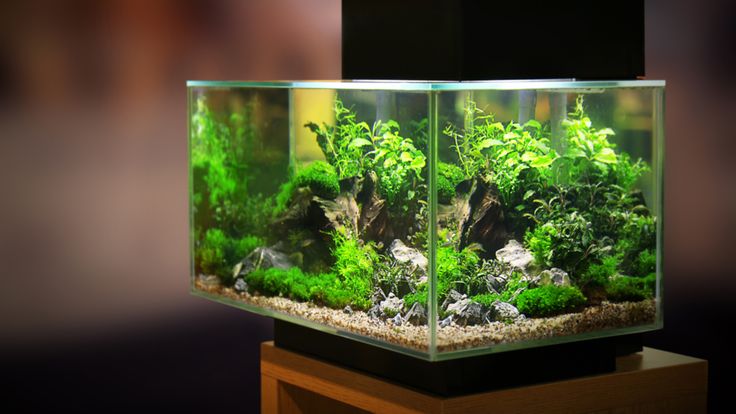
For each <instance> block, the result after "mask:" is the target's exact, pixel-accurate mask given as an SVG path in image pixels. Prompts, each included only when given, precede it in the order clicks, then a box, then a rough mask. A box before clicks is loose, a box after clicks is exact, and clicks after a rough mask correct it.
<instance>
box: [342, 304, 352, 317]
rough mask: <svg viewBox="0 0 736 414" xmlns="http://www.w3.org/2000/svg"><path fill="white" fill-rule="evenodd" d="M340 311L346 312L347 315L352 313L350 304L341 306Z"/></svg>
mask: <svg viewBox="0 0 736 414" xmlns="http://www.w3.org/2000/svg"><path fill="white" fill-rule="evenodd" d="M342 312H343V313H345V314H348V315H352V314H353V308H351V307H350V305H347V306H345V307H344V308H342Z"/></svg>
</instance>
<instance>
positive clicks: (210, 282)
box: [199, 275, 221, 288]
mask: <svg viewBox="0 0 736 414" xmlns="http://www.w3.org/2000/svg"><path fill="white" fill-rule="evenodd" d="M199 283H201V284H202V285H203V286H205V287H208V288H214V287H218V286H220V284H221V283H220V278H219V277H217V276H215V275H199Z"/></svg>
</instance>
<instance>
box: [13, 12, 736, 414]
mask: <svg viewBox="0 0 736 414" xmlns="http://www.w3.org/2000/svg"><path fill="white" fill-rule="evenodd" d="M0 10H2V12H1V13H0V186H1V187H0V188H1V190H0V269H1V270H0V275H1V276H0V277H1V278H0V364H1V365H0V372H1V373H2V375H0V381H2V384H0V389H1V390H2V393H3V394H6V393H7V395H6V396H4V397H3V398H0V410H1V411H2V412H33V411H48V410H49V409H58V408H69V409H73V410H75V411H91V410H103V409H104V410H106V411H118V410H123V411H128V410H131V409H137V410H144V411H147V410H149V409H155V408H165V409H171V410H173V409H176V410H180V411H181V410H184V411H191V410H196V409H201V410H205V411H206V412H219V411H224V410H225V409H234V410H237V411H238V412H256V411H257V410H258V407H259V398H258V393H259V380H258V378H259V373H258V345H259V343H260V342H261V341H263V340H267V339H270V338H271V335H272V327H271V321H270V319H266V318H261V317H257V316H254V315H251V314H249V313H247V312H243V311H239V310H235V309H232V308H229V307H226V306H223V305H220V304H216V303H211V302H208V301H205V300H203V299H199V298H196V297H192V296H190V295H189V286H188V282H189V275H188V272H189V268H188V252H187V244H188V242H187V237H188V233H187V232H188V227H187V226H188V220H187V178H186V177H187V160H186V156H187V149H186V133H187V132H186V87H185V81H186V80H187V79H218V80H223V79H233V80H267V79H336V78H339V77H340V73H341V71H340V0H310V1H300V0H251V1H236V0H226V1H218V2H207V1H174V0H157V1H137V0H115V1H106V2H98V1H90V0H71V1H41V0H29V1H10V2H4V3H3V5H2V6H0ZM505 42H507V40H506V39H498V43H497V44H494V43H493V42H491V43H490V44H489V47H493V48H503V47H508V46H509V45H505V44H504V43H505ZM574 44H575V40H574V39H571V40H570V45H567V46H569V47H574ZM532 47H546V46H545V45H544V44H543V39H540V43H539V44H538V45H533V46H532ZM734 51H736V4H734V3H733V2H729V1H727V0H722V1H710V2H707V1H684V0H676V1H673V0H671V1H665V0H652V1H647V2H646V66H647V77H648V78H650V79H665V80H666V81H667V92H666V137H667V138H666V139H667V141H666V146H667V149H666V186H665V214H666V216H665V250H664V257H665V296H664V298H665V302H664V303H665V305H664V307H665V328H664V330H662V331H659V332H656V333H651V334H647V335H646V336H645V342H646V345H649V346H655V347H659V348H662V349H665V350H669V351H674V352H680V353H685V354H688V355H693V356H697V357H702V358H707V359H708V360H709V361H710V398H711V399H710V403H711V409H712V412H719V408H721V406H722V404H724V403H725V402H726V401H727V400H728V399H729V398H728V397H729V395H728V394H727V392H728V391H727V390H728V388H727V385H728V382H727V381H726V379H727V378H728V377H730V374H731V371H732V370H733V369H736V366H734V363H733V357H732V353H731V348H732V346H731V344H730V343H729V341H728V339H727V338H728V334H729V333H730V332H729V331H730V330H731V329H732V327H733V326H734V319H733V318H734V317H735V316H736V312H734V310H733V303H734V302H733V298H734V294H736V280H734V277H736V272H734V271H733V270H732V269H733V263H734V256H736V255H735V253H736V249H735V248H734V246H736V237H735V236H734V231H736V226H735V224H736V184H734V179H735V178H736V174H734V172H735V171H736V168H735V167H734V164H735V163H736V157H735V156H734V151H735V150H736V132H734V130H735V128H734V126H733V125H734V118H735V117H736V99H734V94H736V80H735V79H736V78H734V75H733V74H734V73H736V55H735V54H734ZM8 408H12V411H8V410H7V409H8ZM724 411H725V410H724Z"/></svg>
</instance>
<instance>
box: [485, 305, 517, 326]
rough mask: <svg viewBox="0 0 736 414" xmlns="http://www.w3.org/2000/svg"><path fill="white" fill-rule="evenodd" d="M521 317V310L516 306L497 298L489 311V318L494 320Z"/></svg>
mask: <svg viewBox="0 0 736 414" xmlns="http://www.w3.org/2000/svg"><path fill="white" fill-rule="evenodd" d="M518 318H519V310H518V309H516V306H514V305H512V304H510V303H506V302H501V301H500V300H497V301H495V302H493V303H492V304H491V309H490V311H489V318H488V319H489V320H492V321H501V322H505V321H513V320H516V319H518Z"/></svg>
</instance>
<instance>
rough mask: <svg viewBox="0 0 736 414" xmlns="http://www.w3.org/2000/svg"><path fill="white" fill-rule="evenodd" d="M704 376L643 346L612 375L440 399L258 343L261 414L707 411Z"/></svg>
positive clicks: (689, 363)
mask: <svg viewBox="0 0 736 414" xmlns="http://www.w3.org/2000/svg"><path fill="white" fill-rule="evenodd" d="M491 374H492V373H489V375H491ZM707 374H708V363H707V361H705V360H702V359H697V358H691V357H687V356H684V355H678V354H673V353H670V352H665V351H659V350H656V349H652V348H644V351H643V352H640V353H637V354H632V355H629V356H625V357H621V358H618V360H617V361H616V371H615V372H613V373H610V374H605V375H597V376H591V377H583V378H577V379H572V380H567V381H559V382H554V383H545V384H537V385H530V386H526V387H519V388H512V389H505V390H498V391H491V392H485V393H479V394H471V395H466V396H461V397H453V398H444V397H438V396H434V395H430V394H426V393H421V392H417V391H415V390H412V389H409V388H406V387H403V386H401V385H397V384H394V383H391V382H387V381H384V380H381V379H379V378H376V377H372V376H369V375H365V374H363V373H360V372H357V371H353V370H349V369H345V368H342V367H339V366H337V365H332V364H328V363H325V362H322V361H319V360H316V359H313V358H309V357H306V356H303V355H300V354H296V353H293V352H289V351H286V350H283V349H280V348H277V347H275V346H274V345H273V343H272V342H264V343H263V344H262V345H261V412H262V413H355V412H377V413H481V412H482V413H512V412H513V413H520V412H529V413H614V412H615V413H651V412H661V413H705V412H706V396H707V381H708V379H707V377H708V375H707Z"/></svg>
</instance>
